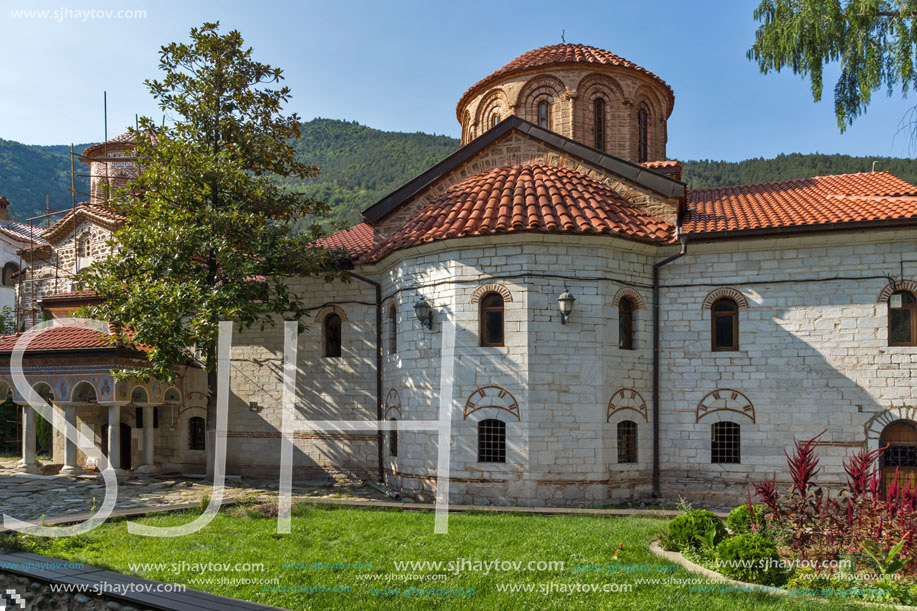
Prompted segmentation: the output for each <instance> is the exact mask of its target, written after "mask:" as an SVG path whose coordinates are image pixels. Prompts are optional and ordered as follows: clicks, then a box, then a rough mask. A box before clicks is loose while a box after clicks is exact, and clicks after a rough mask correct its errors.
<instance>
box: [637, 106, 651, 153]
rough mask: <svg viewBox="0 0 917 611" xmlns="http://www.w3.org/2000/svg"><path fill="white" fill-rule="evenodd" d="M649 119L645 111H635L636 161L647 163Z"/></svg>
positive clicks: (642, 109)
mask: <svg viewBox="0 0 917 611" xmlns="http://www.w3.org/2000/svg"><path fill="white" fill-rule="evenodd" d="M648 132H649V117H648V116H647V114H646V109H645V108H641V109H640V110H638V111H637V161H638V162H639V163H643V162H645V161H649V134H648Z"/></svg>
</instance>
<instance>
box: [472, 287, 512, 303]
mask: <svg viewBox="0 0 917 611" xmlns="http://www.w3.org/2000/svg"><path fill="white" fill-rule="evenodd" d="M487 293H499V294H500V295H501V296H502V297H503V303H509V302H511V301H512V300H513V294H512V293H510V292H509V289H508V288H506V287H505V286H503V285H502V284H482V285H481V286H479V287H478V288H476V289H475V290H474V293H473V294H472V295H471V303H478V302H480V301H481V298H482V297H483V296H484V295H486V294H487Z"/></svg>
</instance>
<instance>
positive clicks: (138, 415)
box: [134, 407, 143, 429]
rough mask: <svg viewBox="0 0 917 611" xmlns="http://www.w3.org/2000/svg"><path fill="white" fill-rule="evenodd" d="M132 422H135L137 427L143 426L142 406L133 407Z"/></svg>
mask: <svg viewBox="0 0 917 611" xmlns="http://www.w3.org/2000/svg"><path fill="white" fill-rule="evenodd" d="M134 422H136V423H137V428H138V429H142V428H143V408H142V407H135V408H134Z"/></svg>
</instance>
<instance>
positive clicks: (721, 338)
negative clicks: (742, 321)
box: [710, 297, 739, 352]
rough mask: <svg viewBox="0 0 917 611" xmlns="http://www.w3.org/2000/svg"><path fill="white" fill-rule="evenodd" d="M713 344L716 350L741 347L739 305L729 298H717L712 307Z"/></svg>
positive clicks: (711, 332)
mask: <svg viewBox="0 0 917 611" xmlns="http://www.w3.org/2000/svg"><path fill="white" fill-rule="evenodd" d="M710 321H711V325H712V326H711V331H710V335H711V338H710V340H711V344H712V349H713V350H714V351H717V352H719V351H723V352H726V351H730V350H738V349H739V306H738V305H737V304H736V302H735V301H733V300H732V299H728V298H725V297H724V298H722V299H717V300H716V301H714V302H713V305H712V306H711V307H710Z"/></svg>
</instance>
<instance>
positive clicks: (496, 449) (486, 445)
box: [478, 420, 506, 463]
mask: <svg viewBox="0 0 917 611" xmlns="http://www.w3.org/2000/svg"><path fill="white" fill-rule="evenodd" d="M478 462H504V463H505V462H506V423H504V422H503V421H502V420H482V421H481V422H479V423H478Z"/></svg>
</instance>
